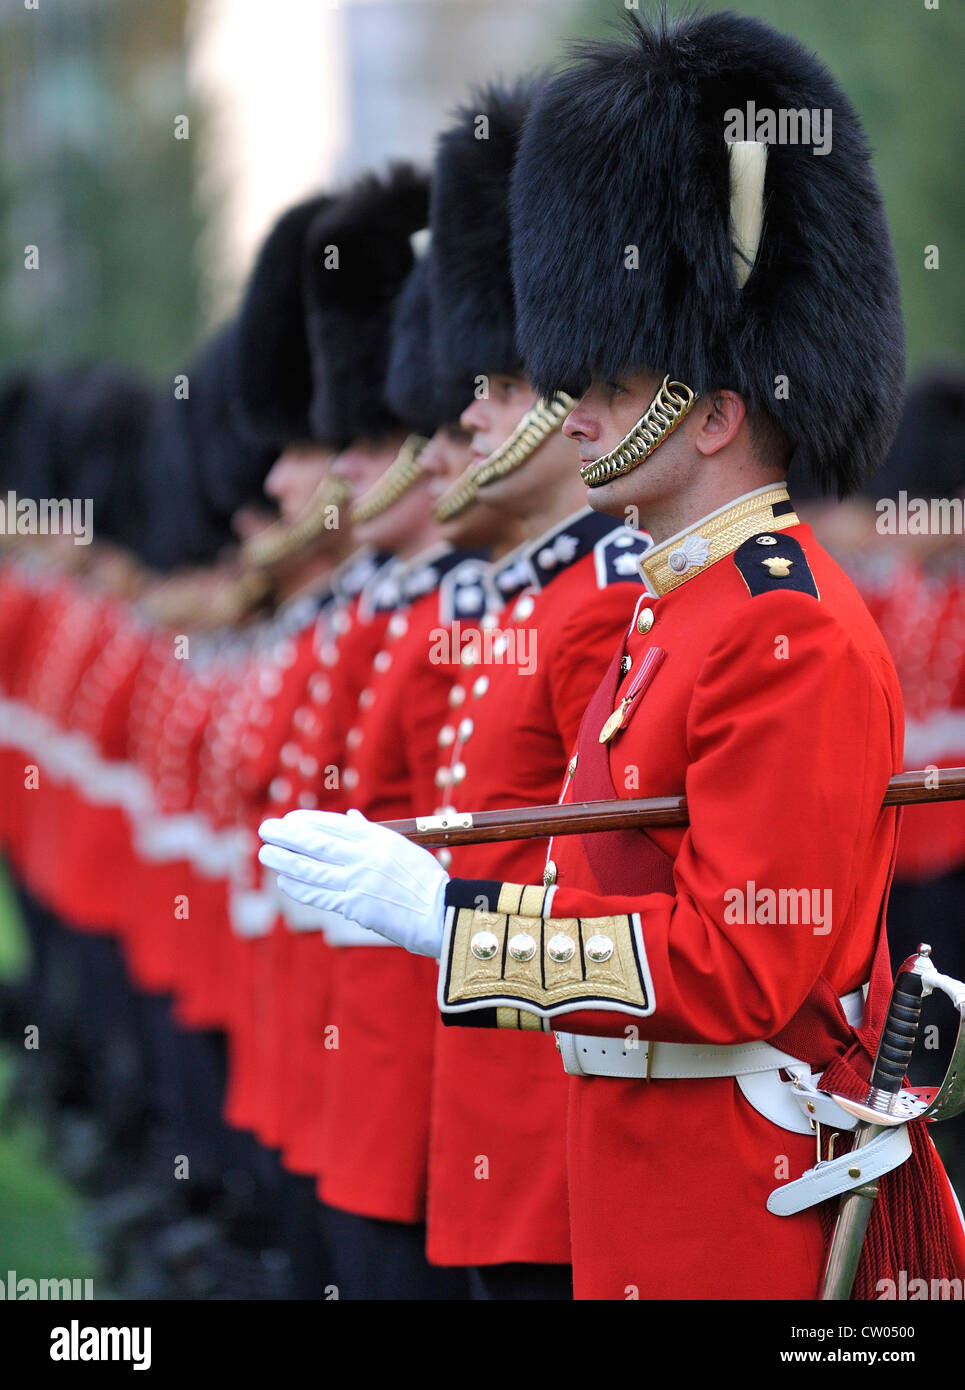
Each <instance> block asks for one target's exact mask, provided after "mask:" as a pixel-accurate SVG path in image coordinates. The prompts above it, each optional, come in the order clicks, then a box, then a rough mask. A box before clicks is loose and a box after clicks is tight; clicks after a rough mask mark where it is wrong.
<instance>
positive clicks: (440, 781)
mask: <svg viewBox="0 0 965 1390" xmlns="http://www.w3.org/2000/svg"><path fill="white" fill-rule="evenodd" d="M451 781H452V773H451V772H450V771H449V769H448V768H447V767H437V768H436V786H437V787H448V785H449V783H450V782H451Z"/></svg>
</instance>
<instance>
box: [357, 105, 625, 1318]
mask: <svg viewBox="0 0 965 1390" xmlns="http://www.w3.org/2000/svg"><path fill="white" fill-rule="evenodd" d="M535 90H537V89H536V87H535V85H534V84H525V83H523V84H519V85H518V86H516V87H515V88H509V89H501V88H499V87H487V88H484V89H482V90H481V91H478V92H476V93H474V95H473V99H472V100H471V101H470V103H469V104H467V106H466V107H465V108H464V109H463V111H462V112H460V114H459V119H458V120H457V121H456V122H455V123H454V124H453V125H452V126H450V127H449V128H448V129H447V130H446V131H445V132H444V133H443V135H442V136H441V138H440V141H439V153H438V156H437V160H436V167H435V183H434V189H433V209H432V213H433V237H432V252H431V257H430V260H431V267H430V269H431V281H432V291H433V303H434V309H435V315H434V323H433V338H434V342H435V345H436V360H437V370H438V371H439V373H440V376H441V377H442V379H443V381H444V383H445V385H444V389H446V390H447V391H448V392H449V394H451V395H452V396H454V397H457V398H458V399H459V400H460V402H461V405H462V406H463V407H464V409H463V413H462V422H463V424H464V425H465V426H466V428H467V429H469V430H471V431H472V440H471V443H472V450H473V454H474V458H475V467H474V469H473V472H472V478H473V481H474V482H475V483H476V484H477V486H478V496H479V499H480V501H481V502H482V503H483V504H485V505H486V506H487V507H488V508H490V509H491V510H494V511H495V510H498V512H499V513H500V514H501V515H502V516H504V517H506V518H507V519H509V518H514V519H515V521H516V523H517V525H518V527H519V528H520V530H521V531H522V534H523V536H524V537H525V541H524V542H523V544H521V545H520V546H518V547H517V548H516V550H515V551H514V552H513V553H512V554H511V555H504V556H503V557H501V559H500V560H499V562H498V563H497V565H496V568H495V575H494V578H495V588H496V590H497V592H498V594H499V599H498V603H497V606H496V608H495V610H494V611H492V612H490V613H488V614H487V615H486V617H485V618H484V619H483V632H482V638H483V640H482V641H478V642H473V641H472V640H470V635H469V634H468V633H467V632H465V630H464V629H465V624H464V623H462V624H461V629H462V642H461V646H462V652H461V673H462V674H461V679H460V680H459V682H458V683H457V684H456V685H455V686H454V687H453V689H452V690H451V692H450V693H449V707H448V710H447V711H446V713H447V716H448V717H447V718H446V719H445V720H444V721H442V722H441V728H439V730H438V733H437V740H436V742H437V747H438V753H437V755H436V759H435V762H436V766H435V788H430V789H429V793H428V795H427V796H426V798H425V800H424V801H423V803H422V806H423V807H426V806H434V807H435V810H436V812H437V814H438V813H441V814H445V815H447V816H452V815H454V814H456V813H457V812H462V811H466V810H469V809H475V810H482V809H483V808H485V809H495V808H498V807H506V806H519V805H527V804H529V805H538V804H540V803H544V802H547V801H553V800H554V799H555V798H556V796H557V794H558V791H559V787H560V783H561V781H562V779H563V776H564V772H565V769H566V762H567V759H568V757H569V754H570V752H571V749H572V744H573V741H574V739H575V737H576V732H577V729H578V728H579V722H580V716H581V715H582V713H583V709H584V708H585V706H586V703H587V700H588V699H589V697H590V696H591V695H592V693H593V690H594V689H595V688H596V685H597V683H598V668H599V666H600V665H601V664H604V665H605V659H607V658H608V656H609V653H610V652H611V651H612V648H613V646H614V645H615V643H616V642H617V641H618V640H619V637H620V636H621V635H622V633H623V631H624V630H625V628H626V625H627V623H628V622H629V620H630V616H631V614H632V612H633V607H634V604H635V602H636V599H637V597H638V596H639V574H638V571H637V568H636V557H637V555H638V554H639V553H640V552H641V551H642V550H643V549H644V548H645V546H646V544H647V538H646V537H645V536H642V535H641V534H640V533H638V532H636V531H633V530H629V529H628V528H627V527H625V526H622V525H618V524H615V523H614V521H613V519H612V518H609V517H605V516H602V515H598V514H596V513H595V512H593V511H591V510H590V509H589V508H588V507H586V505H585V489H584V487H583V484H582V482H581V480H580V478H579V474H578V472H577V470H576V469H575V467H574V466H573V465H574V461H575V456H576V451H575V448H574V446H573V445H572V443H570V442H569V441H568V440H566V439H565V438H564V437H563V436H562V435H561V434H560V432H559V430H558V429H556V428H554V429H551V430H549V431H548V432H545V431H544V430H541V429H538V428H535V427H534V421H535V420H537V419H538V417H539V412H540V411H541V410H543V409H545V406H544V404H543V403H542V402H539V401H537V399H536V393H535V392H534V390H533V388H532V386H531V385H530V383H529V382H528V381H527V380H526V377H525V374H524V372H523V367H522V362H521V359H520V357H519V353H518V349H517V348H516V346H515V343H514V341H513V336H514V330H515V316H514V314H513V308H512V305H513V294H512V285H511V278H510V264H509V255H508V247H509V210H508V206H507V200H508V194H509V179H510V175H511V173H512V165H513V159H514V157H515V153H516V148H517V145H518V141H519V135H520V130H521V127H522V122H523V119H524V117H525V114H526V111H527V109H528V107H529V104H530V102H531V100H532V97H533V95H534V92H535ZM482 121H485V122H486V129H487V132H488V138H487V139H485V140H479V139H477V138H476V132H477V130H478V129H479V126H480V122H482ZM483 267H485V270H484V271H483V269H482V268H483ZM479 381H485V382H486V384H487V387H488V389H487V390H486V391H477V390H475V389H474V385H475V383H476V382H479ZM524 408H525V414H523V415H522V416H521V414H520V412H521V411H523V410H524ZM527 432H528V440H527ZM521 437H522V439H523V440H526V441H527V442H526V446H525V447H523V445H522V443H521ZM480 482H481V485H480ZM457 491H458V490H457ZM445 511H446V514H447V515H452V506H451V505H450V506H448V507H447V508H446V509H445ZM508 716H509V717H508ZM372 818H373V819H376V818H379V817H372ZM381 818H387V816H383V817H381ZM545 858H546V843H545V841H539V840H526V841H511V842H508V843H505V844H499V845H490V846H487V847H485V848H483V847H481V846H467V847H464V848H461V849H456V850H454V851H452V852H451V854H450V851H448V850H443V851H441V852H440V855H439V859H440V862H441V863H442V864H443V865H444V867H446V868H448V869H449V870H450V872H452V873H453V874H458V875H460V876H464V877H468V878H497V877H498V878H512V879H520V880H522V881H527V880H528V879H529V878H530V877H533V878H536V879H538V878H539V877H540V875H541V874H542V873H543V865H544V861H545ZM550 872H552V870H550ZM433 1070H434V1075H433V1091H432V1130H431V1136H430V1152H429V1204H428V1246H427V1248H428V1253H429V1258H430V1259H431V1260H433V1261H436V1262H438V1263H439V1264H446V1265H455V1264H462V1265H467V1266H470V1268H471V1279H472V1287H473V1291H474V1295H475V1296H477V1297H486V1298H568V1297H570V1296H571V1287H572V1286H571V1275H570V1269H569V1262H570V1249H569V1223H568V1216H567V1197H566V1170H565V1128H566V1126H565V1115H566V1080H565V1077H564V1076H563V1075H562V1072H561V1069H560V1066H559V1062H558V1059H557V1057H556V1055H555V1052H554V1050H553V1048H552V1045H551V1044H549V1041H548V1039H545V1038H537V1037H534V1036H519V1035H509V1034H506V1035H505V1036H504V1037H502V1038H500V1039H498V1040H497V1042H496V1045H495V1046H492V1045H491V1043H490V1040H488V1039H486V1038H485V1037H482V1036H479V1035H476V1034H475V1033H473V1032H471V1031H470V1030H465V1029H458V1030H457V1029H449V1028H444V1027H442V1026H441V1024H437V1037H436V1042H435V1054H434V1063H433ZM468 1077H472V1078H473V1084H472V1085H471V1086H467V1085H466V1080H467V1078H468Z"/></svg>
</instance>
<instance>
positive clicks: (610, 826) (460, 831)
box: [382, 767, 965, 849]
mask: <svg viewBox="0 0 965 1390" xmlns="http://www.w3.org/2000/svg"><path fill="white" fill-rule="evenodd" d="M933 784H934V785H933ZM932 801H965V767H943V768H938V769H937V770H932V771H931V772H924V771H922V772H900V773H899V774H898V776H897V777H892V779H891V781H890V782H889V783H888V790H887V792H886V793H885V798H884V801H883V802H882V805H884V806H918V805H922V804H924V803H925V802H932ZM688 821H689V817H688V814H687V798H686V797H685V796H650V797H639V798H637V799H636V800H626V801H624V800H622V799H620V798H618V799H617V800H615V801H577V802H572V803H570V804H568V805H566V806H558V805H553V806H520V807H517V808H515V809H513V810H510V811H479V812H477V813H476V814H475V815H472V814H470V813H469V812H461V813H458V812H457V813H455V814H453V815H449V816H420V817H419V818H418V819H416V820H388V821H383V822H382V824H383V825H385V826H386V827H387V828H388V829H389V830H396V831H398V833H399V834H400V835H404V836H405V837H406V839H407V840H412V841H414V843H415V844H417V845H425V847H426V849H440V848H441V847H442V846H444V845H485V844H491V843H493V841H498V840H542V839H548V838H549V836H550V835H586V834H592V833H596V832H599V831H602V830H647V829H649V828H651V827H653V826H665V825H687V824H688Z"/></svg>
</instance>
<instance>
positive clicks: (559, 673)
mask: <svg viewBox="0 0 965 1390" xmlns="http://www.w3.org/2000/svg"><path fill="white" fill-rule="evenodd" d="M646 544H647V539H646V538H644V537H642V536H641V535H639V534H638V533H634V532H631V531H628V530H627V529H626V528H625V527H622V526H618V527H614V524H613V521H612V519H611V518H610V517H604V516H599V515H598V514H596V513H595V512H591V511H587V512H584V513H581V514H579V515H578V516H576V517H569V518H567V519H566V521H564V522H562V523H561V524H560V525H559V526H557V527H556V528H554V530H553V531H552V532H551V533H550V534H548V535H546V536H543V537H541V539H540V540H538V541H536V542H533V543H531V544H527V545H526V546H525V548H523V549H522V550H521V551H519V552H516V553H515V554H514V556H513V557H509V558H508V559H507V560H505V561H503V562H502V564H501V565H500V567H499V570H498V571H497V575H496V583H497V585H498V586H499V587H501V588H502V589H503V591H504V593H505V591H506V589H507V587H511V588H512V589H514V590H516V591H517V592H516V593H515V594H514V596H513V597H512V598H511V599H510V601H509V603H508V604H507V605H506V607H505V609H504V610H503V611H502V612H501V613H500V614H499V615H498V617H497V618H496V619H495V622H494V624H493V626H491V627H489V628H488V629H486V632H487V634H488V636H487V641H488V642H489V643H490V644H492V642H493V641H494V640H495V641H496V642H500V641H502V640H503V639H505V641H506V645H507V647H509V646H510V644H511V645H512V647H513V650H512V651H511V652H510V651H507V652H505V653H504V658H505V659H504V660H502V661H497V660H494V659H493V657H494V655H495V653H493V652H491V651H490V652H487V650H486V649H485V647H483V648H481V649H480V650H479V651H478V652H473V650H472V648H471V646H470V647H468V648H467V652H466V655H467V657H468V660H467V661H466V662H465V664H464V666H463V672H464V674H463V678H462V680H461V681H460V682H459V683H458V685H456V686H455V687H454V688H453V690H452V692H451V693H450V697H449V698H450V706H451V710H450V714H449V718H448V719H447V721H446V723H445V725H444V726H443V728H442V730H441V731H440V733H439V744H440V748H441V750H442V753H443V755H444V758H445V761H444V763H443V765H442V767H441V769H440V772H439V774H438V777H439V781H440V782H441V784H442V785H441V788H440V791H439V793H438V795H439V796H440V797H442V798H443V799H444V801H445V802H446V803H447V805H448V807H449V808H450V809H452V810H460V811H488V810H497V809H500V808H504V807H509V806H526V805H534V806H535V805H541V804H544V803H546V802H549V801H554V800H555V799H556V796H557V794H558V791H559V787H560V783H561V781H562V778H563V774H564V771H565V768H566V761H567V758H568V757H569V754H570V751H571V749H572V747H573V744H574V743H575V740H576V734H577V730H578V729H579V725H580V719H581V717H582V714H583V711H584V709H585V708H586V705H587V702H588V701H589V699H590V696H591V695H592V694H593V691H594V689H595V688H596V686H597V684H598V681H599V670H600V667H601V666H605V665H606V664H607V662H608V661H609V659H610V656H611V655H612V652H613V649H614V647H615V646H616V644H617V642H618V641H619V640H620V638H621V637H622V635H623V633H624V632H625V630H626V627H627V623H628V622H629V620H630V616H631V614H632V612H633V608H634V605H635V603H636V600H637V598H638V597H639V594H640V583H639V574H638V571H637V569H636V563H635V556H636V555H637V554H638V553H639V552H640V551H641V550H642V549H643V548H644V547H645V545H646ZM634 579H635V582H626V581H627V580H634ZM621 581H623V582H621ZM521 586H525V587H524V588H522V592H518V591H519V590H520V588H521ZM487 656H488V657H489V659H488V660H487V659H486V658H487ZM437 809H442V808H441V807H440V808H437ZM439 857H440V859H441V860H442V862H443V863H444V864H447V865H448V867H449V869H450V872H451V873H453V874H455V875H459V876H460V877H464V878H474V879H478V878H490V879H511V880H514V881H517V882H522V883H525V882H532V881H538V879H539V877H540V875H541V874H542V871H543V863H544V860H545V858H546V841H545V840H515V841H508V842H505V843H501V844H491V845H476V846H466V847H464V848H456V849H454V850H453V851H452V854H451V857H448V856H447V852H446V851H442V852H441V853H440V856H439ZM566 1095H567V1085H566V1077H565V1076H564V1074H563V1071H562V1068H561V1067H560V1064H559V1058H558V1056H557V1054H556V1051H555V1049H554V1047H553V1046H552V1043H551V1041H550V1039H549V1038H546V1037H542V1036H540V1035H537V1034H534V1033H518V1032H504V1033H501V1034H500V1035H499V1036H498V1037H496V1038H493V1037H488V1036H484V1035H482V1034H479V1033H477V1032H476V1031H475V1030H472V1029H462V1028H444V1027H442V1025H441V1024H438V1023H437V1037H436V1046H435V1062H434V1072H433V1096H432V1129H431V1136H430V1153H429V1214H428V1244H427V1251H428V1255H429V1258H430V1259H431V1260H432V1261H433V1262H435V1263H437V1264H452V1265H485V1264H508V1263H519V1262H522V1263H536V1264H567V1263H569V1259H570V1239H569V1214H568V1210H567V1197H566V1163H565V1136H566Z"/></svg>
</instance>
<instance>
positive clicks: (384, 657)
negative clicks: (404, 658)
mask: <svg viewBox="0 0 965 1390" xmlns="http://www.w3.org/2000/svg"><path fill="white" fill-rule="evenodd" d="M372 665H373V666H374V667H375V669H376V671H387V670H388V669H389V667H390V666H391V665H392V655H391V653H390V652H386V651H381V652H376V653H375V656H374V657H373V659H372Z"/></svg>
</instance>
